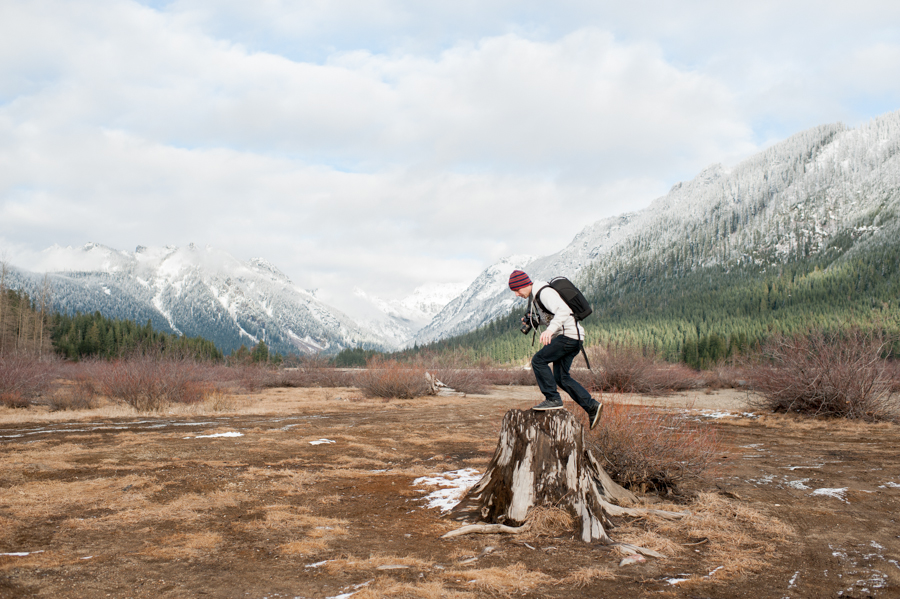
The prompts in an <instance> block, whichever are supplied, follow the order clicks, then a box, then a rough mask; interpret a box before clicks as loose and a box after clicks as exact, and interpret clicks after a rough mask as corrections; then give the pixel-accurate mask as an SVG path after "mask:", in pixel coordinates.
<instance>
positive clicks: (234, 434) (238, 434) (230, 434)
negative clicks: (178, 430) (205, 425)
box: [185, 433, 244, 439]
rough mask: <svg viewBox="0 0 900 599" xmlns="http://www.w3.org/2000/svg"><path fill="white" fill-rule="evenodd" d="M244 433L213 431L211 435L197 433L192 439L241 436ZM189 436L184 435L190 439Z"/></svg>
mask: <svg viewBox="0 0 900 599" xmlns="http://www.w3.org/2000/svg"><path fill="white" fill-rule="evenodd" d="M243 436H244V433H215V434H213V435H197V436H196V437H193V438H194V439H213V438H215V437H243ZM190 438H191V437H185V439H190Z"/></svg>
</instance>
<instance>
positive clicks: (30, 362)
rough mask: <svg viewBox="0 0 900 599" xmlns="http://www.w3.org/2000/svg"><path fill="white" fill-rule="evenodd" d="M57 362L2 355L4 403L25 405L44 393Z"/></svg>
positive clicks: (0, 374)
mask: <svg viewBox="0 0 900 599" xmlns="http://www.w3.org/2000/svg"><path fill="white" fill-rule="evenodd" d="M56 366H57V362H55V361H52V360H46V359H43V360H42V359H38V358H34V357H27V358H26V357H9V356H6V357H0V397H2V398H4V399H3V400H2V402H3V403H4V405H10V406H14V407H25V406H27V405H28V404H29V403H31V402H33V401H34V400H35V399H36V398H38V397H40V396H42V395H44V394H45V393H46V392H47V391H48V389H49V388H50V385H51V383H52V381H53V378H54V376H55V372H56Z"/></svg>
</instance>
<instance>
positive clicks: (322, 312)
mask: <svg viewBox="0 0 900 599" xmlns="http://www.w3.org/2000/svg"><path fill="white" fill-rule="evenodd" d="M40 270H42V271H45V272H48V273H49V274H48V275H47V277H48V281H49V283H50V285H51V288H52V295H51V303H52V305H53V307H54V308H55V309H56V310H59V311H63V312H69V313H73V312H76V311H77V312H93V311H100V312H101V313H102V314H104V315H105V316H108V317H115V318H127V319H130V320H135V321H137V322H146V321H147V320H148V319H149V320H151V321H152V322H153V325H154V327H155V328H157V329H159V330H163V331H168V332H177V333H181V334H185V335H188V336H202V337H205V338H207V339H210V340H211V341H213V342H215V343H216V345H217V346H218V347H219V348H220V349H222V350H223V351H225V352H229V351H232V350H234V349H236V348H238V347H240V346H241V345H242V344H243V345H254V344H256V343H257V342H258V341H259V340H264V341H265V342H266V344H267V345H268V346H269V347H270V348H272V349H273V350H275V351H279V352H283V353H296V352H298V351H299V352H317V351H324V352H335V351H339V350H340V349H343V348H348V347H358V346H362V347H369V348H385V347H390V346H392V344H390V343H388V342H386V340H385V339H383V338H381V337H380V336H378V335H377V334H375V333H373V332H372V331H369V330H366V329H365V328H363V327H361V326H360V325H358V324H357V323H356V322H355V321H354V320H352V319H351V318H350V317H348V316H346V315H345V314H343V313H341V312H339V311H337V310H335V309H334V308H331V307H329V306H327V305H325V304H323V303H322V302H320V301H319V300H317V299H316V298H315V296H314V295H313V293H311V292H309V291H307V290H304V289H301V288H299V287H297V286H296V285H294V284H293V283H292V282H291V280H290V279H289V278H288V277H287V276H286V275H285V274H284V273H282V272H281V271H279V270H278V268H276V267H275V266H274V265H272V264H271V263H269V262H267V261H265V260H263V259H262V258H255V259H252V260H249V261H246V262H244V261H241V260H238V259H236V258H235V257H233V256H231V255H230V254H228V253H227V252H224V251H221V250H216V249H213V248H209V247H207V248H198V247H196V246H194V245H193V244H191V245H190V246H188V247H186V248H177V247H171V246H169V247H165V248H146V247H142V246H139V247H138V248H137V249H136V250H135V251H134V252H127V251H119V250H115V249H113V248H109V247H106V246H103V245H99V244H95V243H88V244H87V245H85V246H83V247H81V248H71V247H65V248H63V247H59V246H53V247H51V248H49V249H48V250H46V251H45V252H44V253H43V256H42V262H41V264H40ZM43 276H44V275H40V274H36V273H29V272H25V271H19V270H12V272H11V273H10V274H9V277H10V279H9V281H8V283H9V284H10V286H12V287H19V288H24V289H26V290H29V291H30V292H31V293H32V294H37V293H39V290H40V288H41V285H42V280H43Z"/></svg>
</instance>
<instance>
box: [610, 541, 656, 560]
mask: <svg viewBox="0 0 900 599" xmlns="http://www.w3.org/2000/svg"><path fill="white" fill-rule="evenodd" d="M612 547H618V548H619V549H622V550H624V551H625V552H626V553H632V554H634V553H639V554H641V555H646V556H647V557H657V558H660V559H665V557H666V556H665V555H663V554H662V553H660V552H658V551H653V550H652V549H644V548H643V547H638V546H637V545H632V544H630V543H613V544H612Z"/></svg>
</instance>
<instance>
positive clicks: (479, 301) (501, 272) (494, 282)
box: [415, 256, 534, 344]
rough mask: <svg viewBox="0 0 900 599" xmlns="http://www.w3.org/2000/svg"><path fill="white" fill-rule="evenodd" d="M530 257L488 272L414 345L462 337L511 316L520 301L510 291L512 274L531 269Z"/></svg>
mask: <svg viewBox="0 0 900 599" xmlns="http://www.w3.org/2000/svg"><path fill="white" fill-rule="evenodd" d="M533 261H534V258H532V257H531V256H510V257H508V258H504V259H502V260H500V261H499V262H496V263H494V264H492V265H491V266H489V267H488V268H486V269H485V270H484V272H482V273H481V274H480V275H479V276H478V278H476V279H475V281H473V282H472V284H471V285H469V287H468V288H466V290H465V291H463V292H462V293H460V294H458V295H457V296H456V297H455V298H454V299H453V300H452V301H450V302H449V303H448V304H447V305H446V306H444V308H443V309H441V310H440V311H439V312H438V313H437V314H436V315H435V316H434V318H432V320H431V322H430V323H428V324H427V325H426V326H424V327H422V328H421V329H419V331H418V332H417V333H416V335H415V341H416V343H419V344H424V343H430V342H432V341H436V340H438V339H443V338H446V337H452V336H454V335H461V334H463V333H466V332H468V331H471V330H472V329H475V328H478V327H480V326H481V325H483V324H486V323H488V322H490V321H491V320H493V319H494V318H496V317H497V316H499V315H500V314H506V313H508V312H509V311H510V310H511V309H512V307H513V305H515V304H516V302H517V298H516V296H515V295H513V294H512V293H511V292H510V291H509V273H511V272H512V271H513V270H515V269H517V268H519V269H525V268H529V269H530V268H531V266H530V265H531V264H532V262H533Z"/></svg>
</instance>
